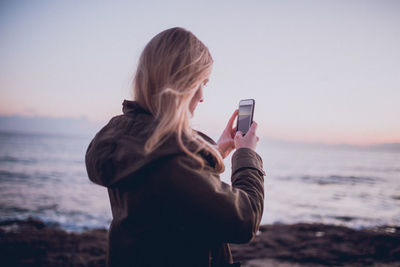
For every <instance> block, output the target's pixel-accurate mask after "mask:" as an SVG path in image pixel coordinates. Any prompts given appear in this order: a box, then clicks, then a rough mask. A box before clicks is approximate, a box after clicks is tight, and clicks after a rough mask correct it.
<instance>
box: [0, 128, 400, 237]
mask: <svg viewBox="0 0 400 267" xmlns="http://www.w3.org/2000/svg"><path fill="white" fill-rule="evenodd" d="M92 137H93V136H89V135H88V136H73V135H56V134H28V133H13V132H1V133H0V221H6V220H12V219H26V218H28V217H33V218H37V219H41V220H43V221H45V222H46V223H48V224H49V225H54V226H59V227H61V228H63V229H65V230H67V231H76V232H80V231H84V230H87V229H92V228H99V227H104V228H108V226H109V224H110V222H111V219H112V216H111V209H110V204H109V200H108V195H107V189H106V188H104V187H101V186H98V185H95V184H93V183H92V182H91V181H90V180H89V179H88V177H87V173H86V169H85V161H84V158H85V152H86V148H87V146H88V145H89V142H90V141H91V139H92ZM257 152H258V153H259V154H260V155H261V157H262V158H263V163H264V169H265V171H266V173H267V175H266V176H265V203H264V213H263V217H262V221H261V223H262V224H274V223H285V224H289V223H297V222H309V223H326V224H336V225H344V226H348V227H352V228H356V229H360V228H364V227H372V226H381V225H397V226H398V225H400V149H399V147H398V145H397V146H395V145H393V146H390V145H387V146H380V147H373V148H371V147H352V146H334V145H331V146H329V145H312V144H310V145H307V144H295V143H292V144H291V143H277V142H268V140H261V141H260V142H259V144H258V147H257ZM231 155H232V154H231ZM231 155H230V156H229V157H228V158H227V159H225V164H226V170H225V172H224V173H223V174H222V175H221V180H222V181H224V182H226V183H229V184H230V173H231V169H230V168H231V167H230V158H231Z"/></svg>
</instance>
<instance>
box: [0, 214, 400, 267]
mask: <svg viewBox="0 0 400 267" xmlns="http://www.w3.org/2000/svg"><path fill="white" fill-rule="evenodd" d="M230 247H231V250H232V255H233V257H234V261H240V262H241V265H242V266H253V267H261V266H278V267H284V266H311V267H316V266H400V227H395V226H381V227H375V228H366V229H362V230H355V229H351V228H347V227H342V226H334V225H324V224H306V223H299V224H291V225H285V224H275V225H262V226H260V229H259V232H258V234H257V236H256V237H255V238H254V239H253V240H252V241H251V242H250V243H247V244H230ZM106 253H107V230H106V229H104V228H100V229H92V230H88V231H84V232H79V233H78V232H66V231H65V230H63V229H61V228H59V227H56V226H51V225H50V226H48V225H46V224H45V223H44V222H43V221H40V220H35V219H32V218H29V219H27V220H9V221H3V222H1V224H0V255H2V265H3V266H105V263H106Z"/></svg>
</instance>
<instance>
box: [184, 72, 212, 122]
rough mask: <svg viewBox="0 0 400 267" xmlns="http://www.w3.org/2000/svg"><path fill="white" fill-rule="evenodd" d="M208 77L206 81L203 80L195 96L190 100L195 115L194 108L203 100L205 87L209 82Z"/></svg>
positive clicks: (191, 110)
mask: <svg viewBox="0 0 400 267" xmlns="http://www.w3.org/2000/svg"><path fill="white" fill-rule="evenodd" d="M207 82H208V79H206V80H205V81H204V82H202V83H201V84H200V86H199V88H198V89H197V91H196V94H195V95H194V96H193V98H192V101H191V102H190V106H189V108H190V112H191V113H192V116H193V115H194V110H195V109H196V107H197V104H198V103H199V102H203V101H204V99H203V87H204V86H205V85H206V84H207Z"/></svg>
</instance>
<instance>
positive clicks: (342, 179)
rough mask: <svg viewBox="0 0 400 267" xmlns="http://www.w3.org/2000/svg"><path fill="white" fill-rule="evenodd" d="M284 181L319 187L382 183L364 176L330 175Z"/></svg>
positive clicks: (286, 178) (377, 179)
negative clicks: (296, 181)
mask: <svg viewBox="0 0 400 267" xmlns="http://www.w3.org/2000/svg"><path fill="white" fill-rule="evenodd" d="M281 179H282V180H301V181H302V182H304V183H311V184H319V185H334V184H343V185H356V184H370V185H372V184H375V183H377V182H379V181H381V180H382V179H381V178H377V177H364V176H342V175H329V176H310V175H305V176H298V177H293V176H289V177H283V178H281Z"/></svg>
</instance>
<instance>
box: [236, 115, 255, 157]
mask: <svg viewBox="0 0 400 267" xmlns="http://www.w3.org/2000/svg"><path fill="white" fill-rule="evenodd" d="M256 130H257V123H256V122H255V121H253V123H252V124H251V126H250V129H249V130H248V131H247V133H246V135H245V136H243V133H242V132H241V131H237V132H236V135H235V147H236V149H239V148H241V147H247V148H250V149H253V150H256V146H257V142H258V140H259V139H260V138H258V136H257V135H256Z"/></svg>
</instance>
